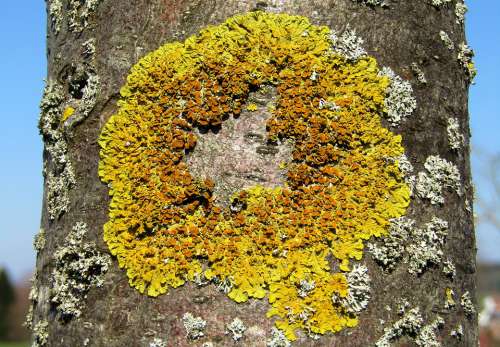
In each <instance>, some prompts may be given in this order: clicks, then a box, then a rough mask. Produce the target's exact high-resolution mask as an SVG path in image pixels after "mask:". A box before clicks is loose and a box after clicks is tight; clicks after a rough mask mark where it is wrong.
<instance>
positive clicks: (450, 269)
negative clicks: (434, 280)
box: [443, 259, 457, 279]
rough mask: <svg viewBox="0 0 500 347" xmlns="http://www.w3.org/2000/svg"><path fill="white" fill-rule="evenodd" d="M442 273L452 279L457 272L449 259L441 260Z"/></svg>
mask: <svg viewBox="0 0 500 347" xmlns="http://www.w3.org/2000/svg"><path fill="white" fill-rule="evenodd" d="M443 273H444V274H445V275H446V276H447V277H449V278H450V279H454V278H455V276H456V274H457V269H456V267H455V264H453V262H452V261H451V260H450V259H446V260H445V261H444V262H443Z"/></svg>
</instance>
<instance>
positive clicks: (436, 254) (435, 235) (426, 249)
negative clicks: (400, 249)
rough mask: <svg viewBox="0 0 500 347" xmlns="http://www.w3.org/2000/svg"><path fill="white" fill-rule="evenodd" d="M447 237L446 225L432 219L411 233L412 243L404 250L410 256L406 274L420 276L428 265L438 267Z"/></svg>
mask: <svg viewBox="0 0 500 347" xmlns="http://www.w3.org/2000/svg"><path fill="white" fill-rule="evenodd" d="M447 235H448V223H447V222H446V221H444V220H442V219H439V218H437V217H433V218H432V220H431V221H430V222H429V223H426V224H425V226H424V227H423V228H415V229H413V231H412V233H411V237H410V239H411V240H412V243H411V244H409V245H408V246H407V248H406V251H407V252H408V254H410V255H411V256H410V257H409V260H408V272H409V273H412V274H421V273H422V272H424V271H425V269H426V268H427V267H428V266H429V265H430V264H435V265H439V264H440V263H441V260H442V257H443V246H444V242H445V239H446V236H447Z"/></svg>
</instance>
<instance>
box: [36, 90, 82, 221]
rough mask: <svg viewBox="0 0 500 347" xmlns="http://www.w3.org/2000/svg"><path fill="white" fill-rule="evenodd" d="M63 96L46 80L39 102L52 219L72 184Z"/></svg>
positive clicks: (60, 211)
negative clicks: (46, 154)
mask: <svg viewBox="0 0 500 347" xmlns="http://www.w3.org/2000/svg"><path fill="white" fill-rule="evenodd" d="M63 100H64V92H63V88H62V86H60V85H58V84H56V83H54V82H51V81H48V82H47V84H46V86H45V89H44V92H43V96H42V100H41V102H40V111H41V113H40V120H39V125H38V126H39V129H40V134H41V135H42V138H43V140H44V142H45V150H46V152H47V153H48V157H49V158H48V159H49V160H50V163H51V165H49V164H48V163H47V162H45V163H44V175H45V176H46V184H47V193H46V201H47V212H48V215H49V218H50V219H51V220H54V219H56V218H58V217H59V216H60V215H61V214H63V213H64V212H66V211H67V210H68V207H69V190H70V189H71V188H72V187H73V186H74V185H75V182H76V180H75V175H74V172H73V167H72V165H71V162H70V160H69V157H68V145H67V142H66V139H65V137H64V134H63V131H62V129H61V127H60V124H61V116H62V111H61V105H62V102H63Z"/></svg>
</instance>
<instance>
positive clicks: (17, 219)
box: [0, 0, 500, 279]
mask: <svg viewBox="0 0 500 347" xmlns="http://www.w3.org/2000/svg"><path fill="white" fill-rule="evenodd" d="M467 4H468V6H469V13H468V15H467V22H466V24H467V37H468V41H469V44H470V46H472V48H474V50H475V51H476V58H475V62H476V66H477V68H478V70H479V74H478V76H477V78H476V84H475V85H474V86H472V88H471V90H470V105H469V109H470V114H471V129H472V135H473V137H472V142H473V146H474V148H475V150H478V151H481V152H483V153H484V152H485V153H490V154H492V153H498V152H500V136H499V134H500V88H499V87H498V83H499V82H500V45H499V44H498V42H499V37H500V24H499V22H500V1H493V0H489V1H488V0H487V1H470V2H469V3H467ZM45 23H46V18H45V1H42V0H37V1H36V0H25V1H6V2H5V3H3V4H2V11H1V12H0V37H1V40H0V42H2V46H3V47H2V54H1V55H0V62H1V68H2V79H1V80H2V81H3V83H0V102H1V105H2V109H1V111H0V115H1V118H2V124H3V126H4V127H3V129H2V136H0V148H1V151H0V162H1V163H2V167H3V169H2V170H0V182H2V185H1V190H0V193H1V199H0V266H6V267H7V268H8V269H9V271H10V273H11V275H12V276H13V277H14V278H15V279H19V278H21V277H22V276H24V275H25V274H27V273H29V272H30V271H31V269H32V267H33V265H34V262H35V257H34V252H33V248H32V240H33V235H34V234H35V233H36V232H37V231H38V229H39V222H40V212H41V196H42V175H41V171H42V143H41V139H40V136H39V135H38V129H37V122H38V103H39V100H40V97H41V93H42V89H43V79H44V78H45V76H46V70H47V67H46V58H45ZM485 167H486V162H485V160H484V159H482V158H480V157H475V158H473V174H474V176H475V177H474V179H475V184H476V191H477V195H478V196H487V195H488V190H489V189H490V187H489V185H488V184H487V182H486V180H484V179H483V178H481V175H480V173H481V172H482V171H484V170H485ZM499 175H500V173H499ZM499 209H500V206H499ZM477 235H478V248H479V257H480V259H482V260H485V261H497V262H500V252H499V251H498V249H499V246H500V231H498V230H495V229H493V228H492V227H489V226H487V225H483V224H480V225H479V227H478V229H477Z"/></svg>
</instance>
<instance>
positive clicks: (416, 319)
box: [375, 307, 424, 347]
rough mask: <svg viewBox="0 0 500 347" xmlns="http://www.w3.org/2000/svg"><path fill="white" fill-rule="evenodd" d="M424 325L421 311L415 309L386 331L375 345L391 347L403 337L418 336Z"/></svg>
mask: <svg viewBox="0 0 500 347" xmlns="http://www.w3.org/2000/svg"><path fill="white" fill-rule="evenodd" d="M423 323H424V319H423V318H422V315H421V314H420V309H419V308H418V307H417V308H413V309H411V310H410V311H408V313H406V314H405V315H404V316H403V317H402V318H401V319H400V320H398V321H396V322H395V323H394V324H393V325H392V326H390V327H387V328H385V329H384V335H382V337H381V338H380V339H379V340H378V341H377V342H376V343H375V346H376V347H390V346H391V343H392V342H393V341H395V340H397V339H399V338H400V337H402V336H416V335H417V334H418V333H419V332H420V329H421V327H422V324H423Z"/></svg>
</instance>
